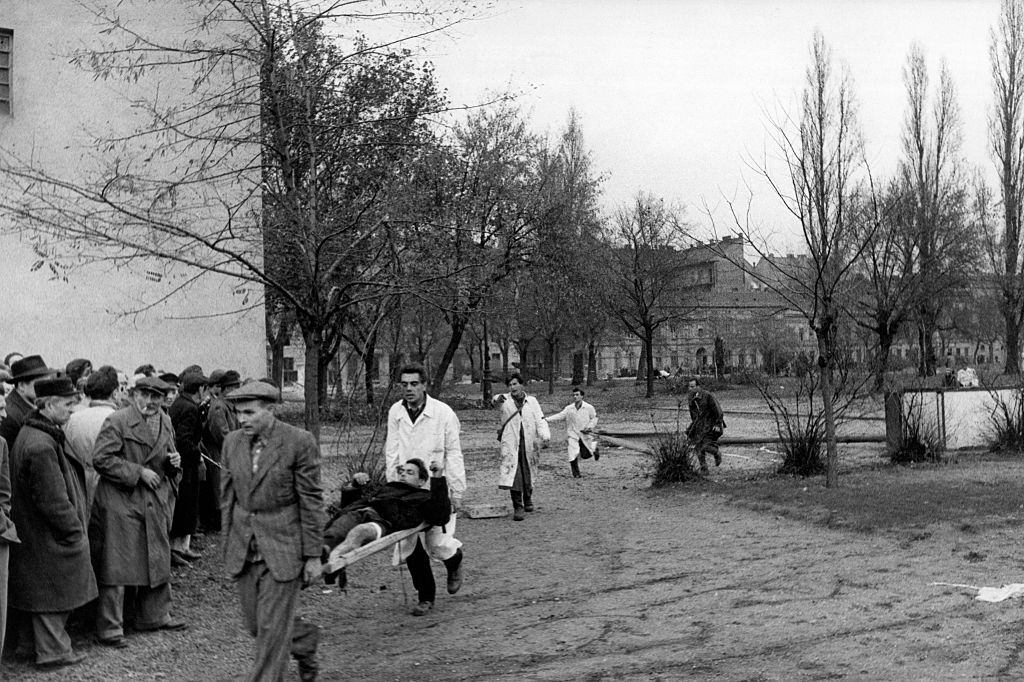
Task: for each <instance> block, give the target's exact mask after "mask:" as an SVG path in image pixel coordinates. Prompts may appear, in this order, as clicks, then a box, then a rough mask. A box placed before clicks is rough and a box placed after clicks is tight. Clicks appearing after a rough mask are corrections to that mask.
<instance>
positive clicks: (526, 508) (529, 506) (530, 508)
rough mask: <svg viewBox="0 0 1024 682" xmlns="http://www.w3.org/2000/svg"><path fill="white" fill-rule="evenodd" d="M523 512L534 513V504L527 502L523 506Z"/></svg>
mask: <svg viewBox="0 0 1024 682" xmlns="http://www.w3.org/2000/svg"><path fill="white" fill-rule="evenodd" d="M523 511H528V512H532V511H533V502H527V503H526V504H524V505H523Z"/></svg>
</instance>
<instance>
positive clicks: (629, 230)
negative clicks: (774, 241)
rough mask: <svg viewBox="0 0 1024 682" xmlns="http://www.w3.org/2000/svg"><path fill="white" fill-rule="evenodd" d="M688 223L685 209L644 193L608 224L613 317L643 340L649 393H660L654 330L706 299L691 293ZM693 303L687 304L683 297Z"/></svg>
mask: <svg viewBox="0 0 1024 682" xmlns="http://www.w3.org/2000/svg"><path fill="white" fill-rule="evenodd" d="M687 238H688V226H687V224H686V223H685V222H684V220H683V217H682V211H681V209H675V208H671V207H669V206H666V205H665V202H664V201H663V200H661V199H657V198H655V197H653V196H651V195H649V194H644V193H640V194H638V195H637V197H636V198H635V199H634V200H633V203H632V205H630V206H622V207H620V208H619V210H618V212H617V213H616V215H615V218H614V219H613V221H612V223H611V225H609V226H608V228H607V242H608V251H607V255H608V263H607V270H608V278H609V289H610V297H609V300H608V304H607V305H608V307H609V309H610V311H611V314H612V316H614V317H615V319H616V320H618V322H619V323H620V324H621V325H622V327H623V328H624V329H625V330H626V331H627V332H628V333H630V334H632V335H633V336H635V337H636V338H637V339H639V340H640V343H641V355H642V356H643V360H644V370H645V372H646V382H647V383H646V389H647V390H646V396H647V397H648V398H651V397H653V396H654V357H653V349H654V335H655V333H656V332H657V331H658V330H659V329H661V328H662V327H663V326H665V325H667V324H668V323H670V322H672V321H674V320H678V319H682V318H684V317H686V316H687V315H689V314H691V313H692V312H693V311H694V310H695V309H696V308H697V307H698V306H699V305H700V302H699V300H698V299H697V298H696V297H693V296H687V295H686V284H685V283H684V281H683V273H684V272H685V271H686V261H685V258H684V256H683V254H681V253H680V252H679V249H680V247H683V246H686V240H687ZM684 301H685V302H687V303H681V302H684Z"/></svg>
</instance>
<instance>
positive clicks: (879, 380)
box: [873, 328, 892, 392]
mask: <svg viewBox="0 0 1024 682" xmlns="http://www.w3.org/2000/svg"><path fill="white" fill-rule="evenodd" d="M875 332H876V333H877V334H878V350H877V351H875V361H874V363H873V364H874V372H875V389H874V390H875V391H876V392H877V391H881V390H882V388H883V387H884V386H885V373H886V372H887V371H888V370H889V355H890V353H892V334H890V333H889V332H888V331H887V330H886V329H883V328H878V329H876V330H875Z"/></svg>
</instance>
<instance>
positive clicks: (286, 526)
mask: <svg viewBox="0 0 1024 682" xmlns="http://www.w3.org/2000/svg"><path fill="white" fill-rule="evenodd" d="M265 438H266V441H267V443H266V445H265V447H264V449H263V454H262V456H261V457H260V459H259V461H258V463H257V469H256V473H255V474H254V473H253V471H252V440H251V439H250V437H249V435H248V434H246V433H245V432H244V431H241V430H238V431H232V432H231V433H230V434H228V437H227V438H226V439H225V440H224V451H223V453H222V461H223V466H224V468H223V469H222V471H221V515H222V516H221V518H222V522H221V523H222V526H223V529H224V537H225V539H224V567H225V568H226V569H227V572H228V575H230V576H232V577H234V576H237V575H239V574H240V573H241V572H242V570H243V569H244V568H245V559H246V555H247V554H248V552H249V546H250V543H251V542H252V540H253V539H255V541H256V547H257V549H258V550H259V553H260V555H261V556H262V557H263V560H264V561H265V562H266V564H267V569H268V570H269V571H270V574H271V575H272V576H273V577H274V580H277V581H279V582H286V581H289V580H296V579H297V578H298V577H299V576H300V575H301V574H302V566H303V564H304V563H305V561H306V560H307V559H312V558H319V556H320V552H321V550H322V545H323V528H324V509H323V491H322V489H321V488H320V447H319V446H318V445H317V442H316V439H315V438H314V437H313V434H311V433H309V432H308V431H303V430H302V429H300V428H297V427H294V426H291V425H290V424H286V423H284V422H282V421H279V420H274V423H273V426H272V427H271V428H270V431H269V433H267V434H265Z"/></svg>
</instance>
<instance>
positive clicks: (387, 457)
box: [384, 364, 466, 616]
mask: <svg viewBox="0 0 1024 682" xmlns="http://www.w3.org/2000/svg"><path fill="white" fill-rule="evenodd" d="M399 381H400V383H401V386H402V396H403V398H402V400H399V401H398V402H396V403H395V404H394V405H392V406H391V409H390V410H388V434H387V439H386V441H385V444H384V466H385V470H384V471H385V476H386V477H387V480H388V481H397V480H398V467H399V466H400V465H402V464H405V463H406V462H408V461H409V460H410V459H420V460H422V461H423V462H424V463H425V464H426V465H427V466H428V467H429V466H430V465H431V464H432V463H437V464H438V465H439V466H440V467H441V471H442V473H443V475H444V476H445V477H446V478H447V479H448V495H449V497H450V498H451V501H452V513H451V516H450V517H449V518H448V522H447V523H446V524H444V525H443V526H432V527H430V528H428V529H427V530H426V531H424V532H422V533H418V534H417V535H416V536H415V537H411V538H407V539H405V540H402V541H401V542H400V543H399V544H398V545H397V546H396V547H395V564H396V565H397V563H398V562H399V561H400V560H403V559H404V560H405V565H406V566H407V567H408V568H409V576H410V577H411V578H412V584H413V586H414V587H415V588H416V592H417V595H418V603H417V604H416V606H415V607H414V608H413V610H412V615H414V616H424V615H426V614H427V613H429V612H430V610H431V609H433V608H434V598H435V595H436V589H437V588H436V585H435V583H434V574H433V571H432V570H431V568H430V559H431V558H433V559H435V560H437V561H440V562H441V563H443V564H444V565H445V568H446V569H447V571H448V581H447V589H448V594H455V593H456V592H458V591H459V589H460V588H461V587H462V556H463V552H462V543H461V542H460V541H459V540H457V539H456V538H455V519H456V514H457V512H458V511H459V509H460V508H461V507H462V496H463V494H464V493H465V492H466V468H465V465H464V464H463V461H462V445H461V444H460V442H459V418H458V417H457V416H456V415H455V411H454V410H452V408H450V407H449V406H448V405H446V404H444V403H443V402H441V401H440V400H436V399H435V398H431V397H430V396H429V395H427V371H426V370H425V369H424V368H423V365H419V364H410V365H406V366H404V367H402V370H401V372H400V373H399Z"/></svg>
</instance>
